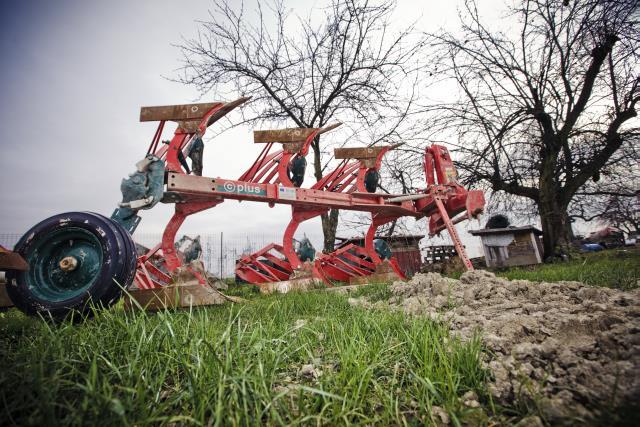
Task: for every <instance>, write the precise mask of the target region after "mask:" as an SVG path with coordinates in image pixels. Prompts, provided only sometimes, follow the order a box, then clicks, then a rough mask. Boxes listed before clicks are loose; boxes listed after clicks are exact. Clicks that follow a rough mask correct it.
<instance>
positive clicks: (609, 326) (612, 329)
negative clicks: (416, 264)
mask: <svg viewBox="0 0 640 427" xmlns="http://www.w3.org/2000/svg"><path fill="white" fill-rule="evenodd" d="M391 291H392V295H393V296H392V297H391V299H390V300H389V301H379V302H376V303H373V304H372V303H370V302H369V301H367V300H365V299H363V298H360V299H350V302H351V303H352V304H354V305H364V306H367V307H372V306H373V307H391V308H394V309H401V310H403V311H404V312H406V313H409V314H414V315H423V316H430V317H432V318H434V319H441V320H447V321H449V322H450V324H451V330H452V331H453V332H454V333H455V334H457V335H459V336H462V337H463V338H468V337H471V336H473V334H474V333H475V331H477V330H478V329H480V330H481V331H482V335H483V340H484V343H485V345H486V347H487V349H488V350H489V354H492V355H493V357H492V358H491V360H490V361H488V362H487V364H488V367H489V368H490V369H491V371H492V373H493V381H492V383H491V385H490V391H491V394H492V395H493V397H494V399H495V400H497V401H498V402H502V403H508V404H512V403H513V402H514V401H515V400H516V399H518V401H519V402H521V403H522V402H528V403H529V404H531V405H536V406H537V407H538V409H539V410H540V411H541V412H542V414H544V416H545V419H547V421H549V422H551V423H553V424H555V423H558V422H563V421H567V420H570V419H573V420H574V421H576V417H577V418H578V419H581V420H588V419H592V418H594V417H598V416H600V415H601V408H603V407H604V408H608V409H614V408H616V407H624V406H627V407H628V406H630V405H634V404H637V402H638V401H639V400H640V290H639V289H636V290H634V291H631V292H623V291H618V290H613V289H607V288H595V287H589V286H585V285H583V284H582V283H579V282H557V283H539V282H529V281H525V280H513V281H508V280H506V279H502V278H498V277H496V276H495V275H493V274H492V273H489V272H486V271H473V272H467V273H465V274H463V275H462V277H461V278H460V280H454V279H448V278H444V277H442V276H440V275H439V274H437V273H428V274H417V275H416V276H415V277H414V278H413V279H412V280H411V281H410V282H408V283H403V282H396V283H394V284H393V285H392V286H391Z"/></svg>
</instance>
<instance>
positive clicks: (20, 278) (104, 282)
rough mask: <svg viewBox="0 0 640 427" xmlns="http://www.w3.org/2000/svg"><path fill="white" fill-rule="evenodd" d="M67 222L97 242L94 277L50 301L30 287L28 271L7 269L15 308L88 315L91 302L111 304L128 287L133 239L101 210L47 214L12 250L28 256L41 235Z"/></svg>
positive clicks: (133, 263) (55, 316)
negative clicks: (97, 263) (75, 291)
mask: <svg viewBox="0 0 640 427" xmlns="http://www.w3.org/2000/svg"><path fill="white" fill-rule="evenodd" d="M69 226H73V227H76V228H81V229H84V230H86V231H89V232H90V233H91V234H93V235H94V237H96V238H97V239H98V241H99V242H100V246H101V249H102V264H101V266H100V269H99V272H98V273H97V277H96V279H95V281H93V283H92V284H91V285H90V286H89V287H88V288H87V289H86V290H85V291H84V292H82V293H81V294H80V295H76V296H73V297H71V298H69V299H64V300H61V301H49V300H46V299H43V298H41V297H39V296H38V295H35V294H34V293H33V292H32V291H31V290H30V288H29V286H28V284H27V280H26V274H27V272H23V271H12V272H9V273H8V275H7V279H8V280H7V293H8V294H9V298H11V301H12V302H13V303H14V304H15V306H16V307H17V308H19V309H20V310H21V311H23V312H24V313H26V314H28V315H31V316H38V315H43V316H44V317H45V318H53V319H54V320H61V319H64V318H66V317H67V316H68V315H69V314H71V313H74V314H80V316H78V317H80V318H82V317H86V316H91V315H92V314H93V310H92V308H91V306H92V304H93V305H95V306H97V307H109V306H111V305H113V304H114V303H115V302H116V301H117V300H118V298H119V297H120V295H121V293H122V288H124V289H127V288H128V287H129V286H130V285H131V282H132V281H133V277H134V275H135V267H136V256H135V254H136V252H135V245H134V243H133V240H132V239H131V236H130V235H129V233H128V232H127V231H126V230H124V229H123V228H122V227H121V226H119V225H118V224H117V223H115V222H113V221H111V220H110V219H109V218H106V217H104V216H102V215H100V214H96V213H92V212H67V213H63V214H59V215H55V216H52V217H50V218H47V219H46V220H44V221H42V222H40V223H39V224H37V225H35V226H34V227H32V228H31V229H30V230H29V231H28V232H27V233H25V235H24V236H22V238H20V240H19V241H18V243H17V244H16V246H15V248H14V251H15V252H17V253H19V254H20V255H22V256H23V257H24V258H25V259H28V258H29V255H30V254H31V252H32V250H33V249H34V246H36V247H37V245H36V243H37V242H38V241H39V240H40V239H46V237H47V235H48V234H49V233H52V232H55V231H58V230H63V229H64V227H69ZM114 280H115V281H114ZM116 282H117V283H116Z"/></svg>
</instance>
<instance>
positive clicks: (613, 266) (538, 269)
mask: <svg viewBox="0 0 640 427" xmlns="http://www.w3.org/2000/svg"><path fill="white" fill-rule="evenodd" d="M496 275H498V276H502V277H506V278H507V279H510V280H512V279H524V280H532V281H539V282H558V281H561V280H575V281H578V282H583V283H586V284H588V285H592V286H606V287H609V288H617V289H624V290H629V289H633V288H636V287H638V281H639V280H640V251H639V250H637V249H632V250H622V249H619V250H607V251H603V252H598V253H591V254H584V255H581V256H578V257H575V259H572V260H571V261H568V262H557V263H553V264H541V265H537V266H532V267H516V268H510V269H508V270H504V271H497V272H496Z"/></svg>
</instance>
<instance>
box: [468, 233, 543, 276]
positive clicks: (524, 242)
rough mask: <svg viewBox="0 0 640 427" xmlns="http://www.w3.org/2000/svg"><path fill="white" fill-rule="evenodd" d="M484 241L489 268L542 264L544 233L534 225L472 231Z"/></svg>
mask: <svg viewBox="0 0 640 427" xmlns="http://www.w3.org/2000/svg"><path fill="white" fill-rule="evenodd" d="M469 233H471V234H472V235H474V236H479V237H480V239H481V240H482V249H483V251H484V259H485V262H486V264H487V267H512V266H516V265H532V264H539V263H541V262H542V253H543V252H542V243H541V242H540V236H541V235H542V231H540V230H538V229H537V228H535V227H534V226H532V225H527V226H524V227H507V228H485V229H482V230H470V231H469Z"/></svg>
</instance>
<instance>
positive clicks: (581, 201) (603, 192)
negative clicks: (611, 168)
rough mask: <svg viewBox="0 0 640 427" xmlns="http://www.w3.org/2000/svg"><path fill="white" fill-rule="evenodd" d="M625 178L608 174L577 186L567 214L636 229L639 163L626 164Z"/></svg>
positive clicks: (638, 225) (639, 212)
mask: <svg viewBox="0 0 640 427" xmlns="http://www.w3.org/2000/svg"><path fill="white" fill-rule="evenodd" d="M623 172H624V175H625V177H624V178H625V179H619V177H618V176H613V177H612V176H609V173H607V175H608V176H606V177H605V178H603V179H602V180H600V181H598V182H597V183H590V185H586V186H585V187H583V188H581V189H580V191H578V192H577V193H576V196H575V198H574V200H573V202H572V204H571V206H570V209H569V216H570V218H572V219H581V220H583V221H587V222H589V221H594V220H595V221H597V222H599V223H601V224H606V225H610V226H613V227H616V228H619V229H620V230H622V231H624V232H625V233H627V235H629V234H634V233H640V165H639V164H635V165H629V167H628V169H627V168H625V169H624V170H622V171H620V174H622V173H623Z"/></svg>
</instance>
